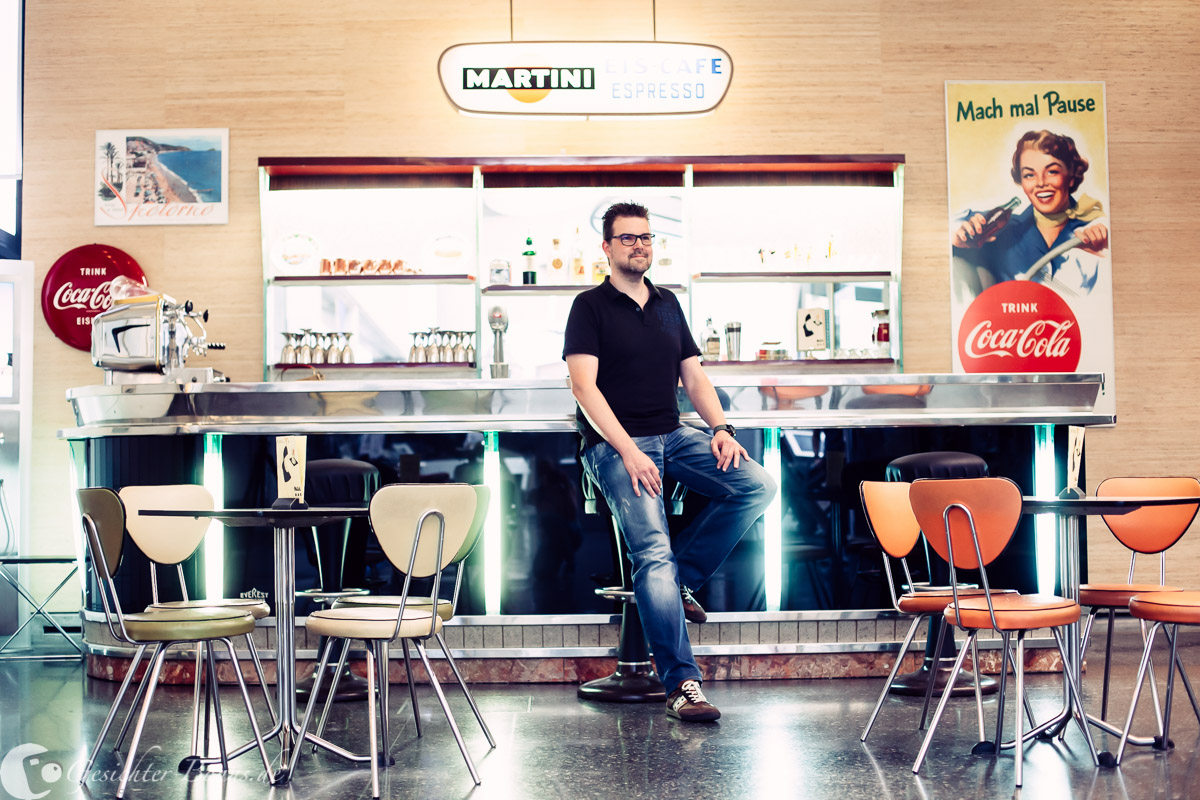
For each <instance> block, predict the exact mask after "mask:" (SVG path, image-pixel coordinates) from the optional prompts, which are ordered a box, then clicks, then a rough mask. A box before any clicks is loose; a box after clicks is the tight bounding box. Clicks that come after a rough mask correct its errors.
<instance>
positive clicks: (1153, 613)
mask: <svg viewBox="0 0 1200 800" xmlns="http://www.w3.org/2000/svg"><path fill="white" fill-rule="evenodd" d="M1129 613H1130V614H1132V615H1133V616H1135V617H1137V618H1138V619H1148V620H1150V621H1152V622H1172V623H1178V624H1180V625H1200V592H1148V593H1146V594H1139V595H1136V596H1134V598H1133V599H1132V600H1130V601H1129Z"/></svg>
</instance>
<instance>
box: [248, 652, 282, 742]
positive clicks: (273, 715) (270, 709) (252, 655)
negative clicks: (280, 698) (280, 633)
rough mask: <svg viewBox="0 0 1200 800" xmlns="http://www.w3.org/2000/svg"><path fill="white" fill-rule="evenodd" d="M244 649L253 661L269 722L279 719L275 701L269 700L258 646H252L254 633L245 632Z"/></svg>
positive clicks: (273, 722) (269, 694)
mask: <svg viewBox="0 0 1200 800" xmlns="http://www.w3.org/2000/svg"><path fill="white" fill-rule="evenodd" d="M246 649H247V650H249V651H250V660H251V661H253V662H254V674H255V675H257V676H258V685H259V686H260V687H262V696H263V700H265V701H266V702H267V713H268V714H270V716H271V724H272V725H274V724H275V723H276V722H278V721H279V717H278V715H276V713H275V703H274V702H272V700H271V691H270V690H269V689H268V688H267V676H266V674H264V673H263V667H262V659H260V658H259V657H258V648H257V647H255V646H254V634H253V633H247V634H246Z"/></svg>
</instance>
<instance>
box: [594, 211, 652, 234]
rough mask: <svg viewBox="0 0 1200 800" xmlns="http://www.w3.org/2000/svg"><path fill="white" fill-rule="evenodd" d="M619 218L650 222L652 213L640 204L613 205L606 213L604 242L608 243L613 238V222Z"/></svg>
mask: <svg viewBox="0 0 1200 800" xmlns="http://www.w3.org/2000/svg"><path fill="white" fill-rule="evenodd" d="M617 217H640V218H641V219H644V220H646V221H647V222H649V221H650V212H649V211H647V210H646V207H645V206H643V205H641V204H639V203H613V204H612V205H611V206H609V207H608V210H607V211H605V212H604V241H606V242H607V241H608V240H609V239H611V238H612V236H613V232H612V231H613V222H614V221H615V220H616V219H617Z"/></svg>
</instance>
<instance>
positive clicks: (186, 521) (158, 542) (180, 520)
mask: <svg viewBox="0 0 1200 800" xmlns="http://www.w3.org/2000/svg"><path fill="white" fill-rule="evenodd" d="M119 495H120V497H121V502H122V503H124V504H125V529H126V530H128V531H129V536H130V537H131V538H132V539H133V541H134V542H135V543H137V546H138V547H139V548H141V551H142V552H143V553H145V554H146V557H147V558H149V559H150V560H151V561H154V562H157V563H159V564H178V563H180V562H181V561H186V560H187V559H188V557H190V556H191V555H192V553H194V552H196V548H197V547H199V546H200V542H201V541H203V540H204V535H205V534H206V533H207V532H208V529H209V527H210V526H211V525H212V520H210V519H208V518H204V517H202V518H200V519H197V518H195V517H143V516H141V515H140V514H138V512H139V511H140V510H142V509H143V508H162V509H171V510H175V509H196V510H200V511H211V510H212V509H213V508H214V505H213V497H212V495H211V494H210V493H209V491H208V489H205V488H204V487H203V486H197V485H195V484H190V483H184V484H171V485H167V486H126V487H125V488H124V489H122V490H121V491H120V492H119Z"/></svg>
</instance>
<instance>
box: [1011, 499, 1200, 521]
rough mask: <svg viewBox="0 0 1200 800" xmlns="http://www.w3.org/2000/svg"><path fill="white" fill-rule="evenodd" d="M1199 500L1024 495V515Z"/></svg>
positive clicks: (1130, 508)
mask: <svg viewBox="0 0 1200 800" xmlns="http://www.w3.org/2000/svg"><path fill="white" fill-rule="evenodd" d="M1188 503H1200V497H1180V496H1172V497H1095V496H1088V497H1022V498H1021V512H1022V513H1024V514H1063V515H1068V516H1085V515H1089V514H1128V513H1129V512H1131V511H1136V510H1137V509H1139V508H1144V507H1146V506H1180V505H1187V504H1188Z"/></svg>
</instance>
